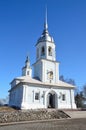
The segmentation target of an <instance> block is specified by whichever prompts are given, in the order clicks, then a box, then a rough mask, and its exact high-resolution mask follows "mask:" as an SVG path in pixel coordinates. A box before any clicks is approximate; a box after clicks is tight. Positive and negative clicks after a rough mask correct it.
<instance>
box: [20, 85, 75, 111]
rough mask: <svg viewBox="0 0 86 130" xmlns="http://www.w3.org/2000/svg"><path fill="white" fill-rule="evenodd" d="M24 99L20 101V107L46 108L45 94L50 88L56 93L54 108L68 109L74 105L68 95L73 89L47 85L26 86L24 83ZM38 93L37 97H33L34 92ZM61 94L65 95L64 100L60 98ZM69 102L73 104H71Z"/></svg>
mask: <svg viewBox="0 0 86 130" xmlns="http://www.w3.org/2000/svg"><path fill="white" fill-rule="evenodd" d="M23 88H24V90H23V92H24V95H23V96H24V100H23V102H22V105H21V107H22V109H35V108H36V109H37V108H47V106H48V105H47V95H48V93H50V92H51V91H52V90H53V91H55V93H56V95H57V100H56V104H57V105H56V108H59V109H64V108H65V109H66V108H67V109H68V108H72V107H74V106H73V105H74V104H73V101H72V100H71V97H70V91H72V94H73V90H70V89H60V88H49V87H43V86H41V87H38V86H28V85H24V87H23ZM36 93H39V99H38V100H36V99H35V94H36ZM62 95H65V100H64V101H63V100H62ZM71 103H72V104H73V105H71Z"/></svg>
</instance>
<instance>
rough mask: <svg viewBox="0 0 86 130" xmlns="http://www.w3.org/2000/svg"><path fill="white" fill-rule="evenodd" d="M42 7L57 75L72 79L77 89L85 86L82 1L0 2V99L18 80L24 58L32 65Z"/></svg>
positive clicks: (85, 6) (85, 15)
mask: <svg viewBox="0 0 86 130" xmlns="http://www.w3.org/2000/svg"><path fill="white" fill-rule="evenodd" d="M46 3H47V7H48V26H49V33H50V35H51V36H53V38H54V41H55V44H56V55H57V61H60V75H64V77H65V78H72V79H74V80H75V82H76V85H77V86H78V88H79V89H81V88H82V86H83V85H84V84H85V83H86V0H0V98H5V97H6V96H7V95H8V90H9V89H10V84H9V83H10V82H11V81H12V79H13V78H15V77H17V76H21V68H22V67H23V66H24V62H25V59H26V56H27V55H28V54H29V56H30V61H31V64H33V63H34V62H35V57H36V56H35V50H36V48H35V44H36V42H37V39H38V38H39V37H40V35H41V33H42V31H43V26H44V17H45V5H46Z"/></svg>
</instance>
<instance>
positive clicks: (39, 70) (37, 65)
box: [34, 61, 42, 80]
mask: <svg viewBox="0 0 86 130" xmlns="http://www.w3.org/2000/svg"><path fill="white" fill-rule="evenodd" d="M34 77H38V78H39V79H40V80H42V62H41V61H38V62H36V63H35V64H34Z"/></svg>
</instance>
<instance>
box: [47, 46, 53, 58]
mask: <svg viewBox="0 0 86 130" xmlns="http://www.w3.org/2000/svg"><path fill="white" fill-rule="evenodd" d="M48 55H49V56H52V48H51V47H50V46H49V47H48Z"/></svg>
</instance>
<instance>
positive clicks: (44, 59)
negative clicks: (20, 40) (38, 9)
mask: <svg viewBox="0 0 86 130" xmlns="http://www.w3.org/2000/svg"><path fill="white" fill-rule="evenodd" d="M33 66H34V77H35V78H37V79H39V80H41V81H42V82H52V83H57V82H58V81H59V63H58V62H56V54H55V43H54V40H53V37H51V36H50V34H49V32H48V23H47V10H46V15H45V22H44V30H43V33H42V35H41V36H40V38H39V39H38V40H37V43H36V62H35V63H34V65H33Z"/></svg>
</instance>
